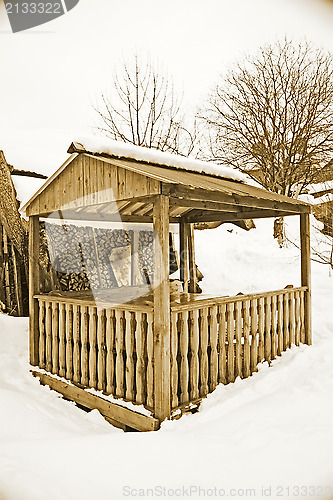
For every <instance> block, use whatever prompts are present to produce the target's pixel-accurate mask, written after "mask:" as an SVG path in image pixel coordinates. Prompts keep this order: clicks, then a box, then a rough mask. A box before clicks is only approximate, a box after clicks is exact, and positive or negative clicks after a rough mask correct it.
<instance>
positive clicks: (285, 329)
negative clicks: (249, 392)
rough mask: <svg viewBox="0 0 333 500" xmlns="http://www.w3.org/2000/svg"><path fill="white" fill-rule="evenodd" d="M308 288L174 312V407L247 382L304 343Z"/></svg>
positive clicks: (216, 301)
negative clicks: (231, 384)
mask: <svg viewBox="0 0 333 500" xmlns="http://www.w3.org/2000/svg"><path fill="white" fill-rule="evenodd" d="M306 290H307V288H306V287H299V288H287V289H283V290H278V291H275V292H269V293H262V294H255V295H240V296H236V297H231V298H220V299H218V298H214V299H208V300H206V301H203V302H201V301H200V303H199V304H197V303H193V304H191V305H187V304H184V305H181V306H178V307H173V310H172V313H171V394H172V408H176V407H178V406H181V405H182V404H185V403H188V402H190V401H195V400H197V399H199V398H202V397H204V396H206V395H207V394H208V393H210V392H212V391H213V390H214V389H215V387H216V386H217V384H219V383H221V382H222V383H223V384H227V383H229V382H233V381H234V380H235V379H236V378H237V377H242V378H245V377H248V376H250V375H251V373H253V372H254V371H256V370H257V365H258V363H260V362H261V361H264V360H265V361H268V362H270V361H271V360H272V359H274V358H275V357H276V356H277V355H280V354H281V353H282V351H284V350H286V349H287V348H288V347H290V346H291V345H292V344H296V345H299V344H300V343H303V342H305V329H304V293H305V291H306Z"/></svg>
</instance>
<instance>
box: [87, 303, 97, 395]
mask: <svg viewBox="0 0 333 500" xmlns="http://www.w3.org/2000/svg"><path fill="white" fill-rule="evenodd" d="M96 343H97V314H96V307H89V387H92V388H94V389H97V345H96Z"/></svg>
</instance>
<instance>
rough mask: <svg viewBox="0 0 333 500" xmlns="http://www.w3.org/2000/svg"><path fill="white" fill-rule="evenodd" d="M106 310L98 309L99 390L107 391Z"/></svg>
mask: <svg viewBox="0 0 333 500" xmlns="http://www.w3.org/2000/svg"><path fill="white" fill-rule="evenodd" d="M105 323H106V319H105V309H99V308H98V309H97V389H98V390H99V391H105V389H106V359H105V358H106V352H105V326H106V325H105Z"/></svg>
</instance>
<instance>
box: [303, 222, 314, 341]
mask: <svg viewBox="0 0 333 500" xmlns="http://www.w3.org/2000/svg"><path fill="white" fill-rule="evenodd" d="M300 235H301V282H302V286H306V287H307V290H306V292H305V293H304V329H305V343H306V344H308V345H311V343H312V316H311V249H310V216H309V214H301V215H300Z"/></svg>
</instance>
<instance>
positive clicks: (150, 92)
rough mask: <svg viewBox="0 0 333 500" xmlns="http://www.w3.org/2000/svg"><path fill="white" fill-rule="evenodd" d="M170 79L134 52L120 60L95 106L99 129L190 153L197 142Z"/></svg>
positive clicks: (116, 136)
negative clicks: (126, 59)
mask: <svg viewBox="0 0 333 500" xmlns="http://www.w3.org/2000/svg"><path fill="white" fill-rule="evenodd" d="M181 105H182V98H181V97H176V94H175V89H174V85H173V83H172V80H171V79H170V78H169V77H168V76H166V75H165V74H163V72H162V71H159V70H158V69H157V68H156V67H155V66H154V65H153V64H152V63H151V62H150V61H149V60H148V59H147V60H144V61H143V60H142V59H140V58H139V56H138V55H137V54H135V55H134V57H133V58H132V59H131V60H130V61H129V62H126V61H125V60H124V61H123V63H122V66H121V67H120V69H119V71H116V72H115V74H114V78H113V82H112V85H111V88H110V89H109V90H108V92H106V93H102V95H101V99H100V103H99V104H98V105H97V106H95V110H96V111H97V112H98V115H99V117H100V123H101V125H100V126H98V129H99V130H100V131H101V132H103V133H104V134H106V135H107V136H108V137H110V138H112V139H116V140H120V141H123V142H128V143H131V144H135V145H138V146H145V147H148V148H154V149H159V150H161V151H167V152H172V153H178V154H181V155H183V156H189V155H190V154H191V153H192V152H193V149H194V146H195V142H196V131H195V124H194V126H193V127H192V130H190V129H189V128H188V127H186V125H185V119H184V116H183V114H182V112H181Z"/></svg>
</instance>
